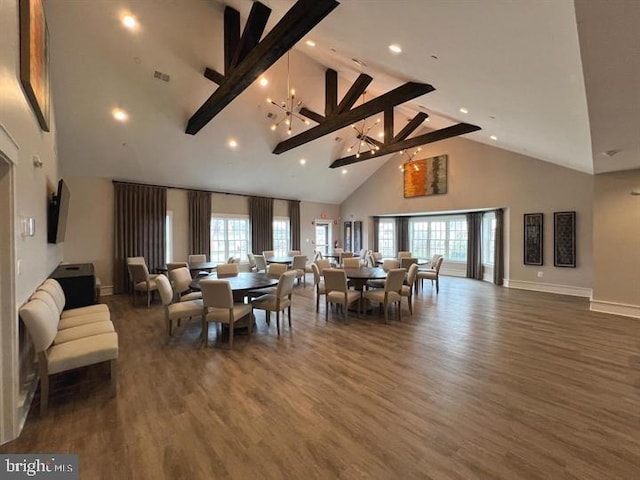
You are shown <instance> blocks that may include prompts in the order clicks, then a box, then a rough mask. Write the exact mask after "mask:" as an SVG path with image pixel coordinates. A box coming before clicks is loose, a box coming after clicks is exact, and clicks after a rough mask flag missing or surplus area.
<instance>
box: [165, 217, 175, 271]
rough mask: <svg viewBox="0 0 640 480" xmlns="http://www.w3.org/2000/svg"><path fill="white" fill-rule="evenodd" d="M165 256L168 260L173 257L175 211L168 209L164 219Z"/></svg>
mask: <svg viewBox="0 0 640 480" xmlns="http://www.w3.org/2000/svg"><path fill="white" fill-rule="evenodd" d="M164 248H165V251H164V258H165V261H166V262H171V261H172V259H173V212H172V211H171V210H167V216H166V217H165V220H164Z"/></svg>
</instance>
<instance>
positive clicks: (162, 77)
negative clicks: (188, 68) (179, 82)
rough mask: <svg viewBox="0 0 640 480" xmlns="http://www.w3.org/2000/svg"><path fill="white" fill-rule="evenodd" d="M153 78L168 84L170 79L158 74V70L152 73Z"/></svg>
mask: <svg viewBox="0 0 640 480" xmlns="http://www.w3.org/2000/svg"><path fill="white" fill-rule="evenodd" d="M153 78H157V79H158V80H162V81H163V82H169V80H170V79H171V77H170V76H169V75H167V74H166V73H162V72H159V71H158V70H156V71H154V72H153Z"/></svg>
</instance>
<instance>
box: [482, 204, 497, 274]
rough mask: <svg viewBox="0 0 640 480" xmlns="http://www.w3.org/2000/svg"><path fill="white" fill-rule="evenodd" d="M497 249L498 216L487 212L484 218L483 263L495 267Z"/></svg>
mask: <svg viewBox="0 0 640 480" xmlns="http://www.w3.org/2000/svg"><path fill="white" fill-rule="evenodd" d="M495 247H496V214H495V212H486V213H485V214H484V215H483V216H482V263H484V264H485V265H493V263H494V261H495V259H494V254H495Z"/></svg>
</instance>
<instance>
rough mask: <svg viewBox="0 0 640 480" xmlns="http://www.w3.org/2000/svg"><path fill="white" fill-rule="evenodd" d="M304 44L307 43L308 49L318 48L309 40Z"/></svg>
mask: <svg viewBox="0 0 640 480" xmlns="http://www.w3.org/2000/svg"><path fill="white" fill-rule="evenodd" d="M304 43H306V44H307V46H308V47H315V46H316V42H314V41H313V40H307V41H306V42H304Z"/></svg>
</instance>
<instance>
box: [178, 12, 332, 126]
mask: <svg viewBox="0 0 640 480" xmlns="http://www.w3.org/2000/svg"><path fill="white" fill-rule="evenodd" d="M338 5H339V3H338V2H337V1H336V0H298V1H297V2H296V3H295V4H294V5H293V7H291V8H290V9H289V11H288V12H287V13H286V14H285V15H284V17H282V19H281V20H280V21H279V22H278V23H277V24H276V25H275V26H274V27H273V29H271V31H270V32H269V33H267V35H266V36H265V37H264V38H263V39H262V41H260V42H259V43H258V44H257V45H256V46H255V48H253V49H252V50H251V51H250V52H249V53H248V54H247V55H246V57H244V58H243V59H242V60H241V61H240V62H239V63H238V65H237V66H236V67H235V68H234V69H233V70H232V71H231V72H229V73H228V74H227V75H225V78H226V80H225V81H224V83H223V84H222V85H220V87H218V89H217V90H216V91H215V92H213V94H212V95H211V96H210V97H209V98H208V99H207V100H206V101H205V102H204V104H202V106H201V107H200V108H199V109H198V110H197V111H196V112H195V113H194V114H193V115H192V116H191V118H190V119H189V122H188V124H187V128H186V133H188V134H191V135H195V134H196V133H198V132H199V131H200V130H201V129H202V127H204V126H205V125H206V124H207V123H209V121H211V119H212V118H213V117H215V116H216V115H217V114H218V113H220V111H221V110H222V109H223V108H224V107H226V106H227V105H228V104H229V103H231V102H232V101H233V99H234V98H236V97H237V96H238V95H240V93H242V92H243V91H244V90H245V89H246V88H247V87H248V86H249V85H251V84H252V83H253V82H254V81H255V80H256V79H257V78H258V77H259V76H260V75H261V74H262V73H264V72H265V70H267V69H268V68H269V67H270V66H271V65H273V64H274V63H275V62H276V61H277V60H278V59H279V58H280V57H282V56H283V55H284V54H285V53H287V51H288V50H290V49H291V47H293V46H294V45H295V44H296V43H297V42H298V41H299V40H300V39H301V38H302V37H304V36H305V35H306V34H307V33H309V32H310V31H311V29H312V28H313V27H315V26H316V25H317V24H318V23H320V22H321V21H322V19H323V18H324V17H326V16H327V15H329V13H331V11H332V10H333V9H334V8H336V7H337V6H338Z"/></svg>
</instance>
